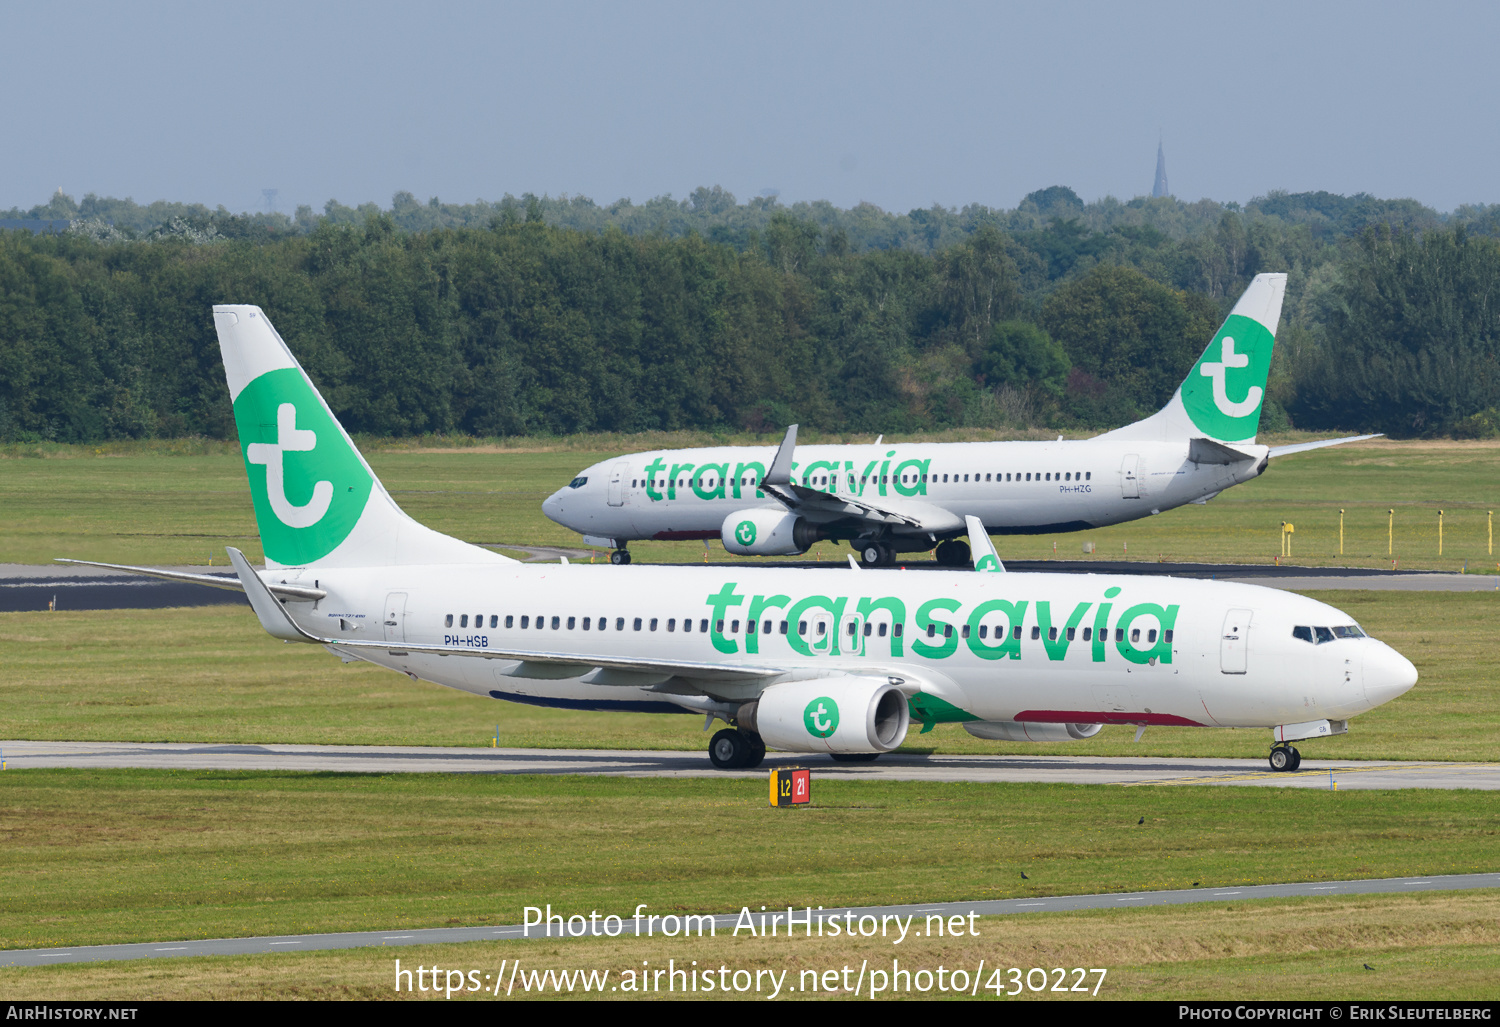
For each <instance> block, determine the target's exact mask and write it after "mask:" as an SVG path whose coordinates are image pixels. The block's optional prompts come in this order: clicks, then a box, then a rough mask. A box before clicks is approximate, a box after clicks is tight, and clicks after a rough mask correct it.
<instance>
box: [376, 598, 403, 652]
mask: <svg viewBox="0 0 1500 1027" xmlns="http://www.w3.org/2000/svg"><path fill="white" fill-rule="evenodd" d="M383 612H384V616H382V617H381V618H380V619H381V621H382V622H383V623H382V625H381V627H382V628H383V629H384V631H385V640H386V641H387V642H405V641H406V593H405V592H392V593H391V594H390V595H388V596H386V597H385V610H384V611H383Z"/></svg>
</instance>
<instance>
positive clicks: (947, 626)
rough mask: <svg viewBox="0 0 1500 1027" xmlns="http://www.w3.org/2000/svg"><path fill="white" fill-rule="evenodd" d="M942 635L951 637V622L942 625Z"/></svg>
mask: <svg viewBox="0 0 1500 1027" xmlns="http://www.w3.org/2000/svg"><path fill="white" fill-rule="evenodd" d="M943 637H944V638H952V637H953V625H952V624H944V625H943Z"/></svg>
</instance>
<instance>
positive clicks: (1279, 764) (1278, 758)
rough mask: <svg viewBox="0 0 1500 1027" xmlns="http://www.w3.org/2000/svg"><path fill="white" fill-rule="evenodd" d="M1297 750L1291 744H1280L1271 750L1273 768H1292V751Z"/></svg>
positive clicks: (1276, 769)
mask: <svg viewBox="0 0 1500 1027" xmlns="http://www.w3.org/2000/svg"><path fill="white" fill-rule="evenodd" d="M1294 752H1296V750H1295V749H1293V748H1292V747H1291V746H1283V745H1278V746H1276V747H1275V748H1274V749H1272V750H1271V758H1270V763H1271V769H1272V770H1275V771H1278V772H1279V771H1283V770H1291V769H1292V753H1294Z"/></svg>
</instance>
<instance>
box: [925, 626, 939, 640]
mask: <svg viewBox="0 0 1500 1027" xmlns="http://www.w3.org/2000/svg"><path fill="white" fill-rule="evenodd" d="M927 637H928V638H937V625H936V624H929V625H927Z"/></svg>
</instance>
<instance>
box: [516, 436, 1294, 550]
mask: <svg viewBox="0 0 1500 1027" xmlns="http://www.w3.org/2000/svg"><path fill="white" fill-rule="evenodd" d="M1238 449H1239V450H1241V451H1243V452H1244V454H1245V458H1244V459H1243V460H1241V461H1237V462H1234V463H1207V462H1202V463H1200V462H1195V461H1193V460H1192V459H1190V454H1191V452H1192V449H1191V444H1190V443H1189V442H1188V441H1187V440H1183V441H1181V442H1142V441H1123V440H1117V439H1111V438H1108V437H1100V438H1095V439H1085V440H1077V441H1059V442H966V443H896V444H891V445H867V446H860V445H811V446H799V447H798V448H797V450H796V456H797V461H796V462H795V463H793V464H792V468H793V471H792V482H793V484H796V485H803V486H805V487H807V488H813V489H818V490H820V491H824V492H827V493H829V494H831V495H833V496H851V497H855V498H862V499H869V500H872V501H874V502H877V503H880V504H883V505H887V506H890V507H893V508H896V509H910V510H911V511H913V512H915V513H917V514H918V515H919V516H922V517H923V519H924V520H925V521H926V522H927V523H929V524H932V523H945V524H947V525H948V527H946V528H945V529H944V530H942V531H940V532H937V533H935V534H936V537H938V538H942V537H952V536H955V535H958V534H960V533H961V530H962V524H963V518H964V517H965V516H966V515H972V516H975V517H978V518H979V519H980V521H981V522H982V523H983V524H984V526H985V528H986V529H987V530H988V531H989V532H990V533H991V534H997V535H1004V534H1033V533H1040V532H1055V531H1074V530H1082V529H1086V528H1091V527H1102V526H1104V525H1107V524H1117V523H1120V522H1122V521H1129V520H1133V519H1135V518H1138V517H1145V516H1149V515H1151V514H1154V513H1160V512H1161V511H1163V510H1170V509H1172V508H1173V507H1177V506H1182V505H1183V504H1185V503H1192V502H1201V501H1203V500H1204V499H1205V498H1207V497H1212V496H1213V495H1215V494H1217V493H1218V492H1221V491H1223V490H1224V489H1226V488H1228V487H1230V486H1232V485H1236V484H1239V483H1240V482H1243V481H1248V480H1250V479H1251V478H1254V477H1256V476H1258V475H1259V474H1260V473H1261V472H1262V471H1263V470H1264V469H1265V466H1266V459H1265V455H1266V453H1267V452H1268V450H1267V449H1266V447H1264V446H1254V445H1248V446H1241V447H1238ZM774 454H775V450H774V449H773V448H768V447H728V446H725V447H717V448H706V449H683V450H656V451H652V452H646V453H635V454H630V455H627V456H621V457H617V458H614V459H611V460H604V461H601V462H599V463H596V464H594V465H592V466H590V467H588V468H585V469H584V470H582V471H580V472H579V473H578V475H577V476H576V477H575V478H574V479H573V481H572V482H571V483H570V484H568V485H566V486H564V487H563V488H560V489H558V490H557V491H556V492H554V493H553V494H552V495H551V496H550V497H549V498H548V499H547V500H546V501H545V502H544V503H543V505H542V510H543V512H545V513H546V515H547V516H548V517H550V518H551V519H552V520H554V521H556V522H557V523H559V524H562V525H564V526H566V527H568V528H571V529H573V530H574V531H577V532H580V533H582V534H584V535H589V536H593V537H596V538H601V539H610V540H615V541H616V542H617V543H618V544H620V545H623V544H624V543H625V542H626V541H629V540H635V539H694V538H714V537H718V536H719V535H720V532H721V529H722V527H723V525H724V522H725V518H727V517H729V516H730V515H731V514H733V513H735V512H736V511H740V510H747V509H752V508H763V507H772V508H776V509H780V506H779V504H778V503H777V501H776V500H775V499H773V498H772V497H770V496H767V495H766V494H765V493H763V492H761V491H760V490H759V489H757V488H756V484H757V483H758V482H759V481H760V480H761V479H762V478H763V477H764V475H765V473H766V469H767V467H769V466H770V464H771V460H772V458H773V456H774ZM943 511H946V513H947V514H948V515H951V518H952V519H951V521H944V520H943V519H942V513H941V512H943ZM933 512H938V514H939V515H938V517H936V518H934V517H933V516H931V514H932V513H933ZM810 519H815V518H811V517H810ZM821 520H822V523H821V524H820V528H821V530H822V533H823V537H825V538H834V539H859V538H864V537H870V536H871V535H872V534H874V532H872V528H871V526H870V524H869V523H868V522H863V521H858V520H852V519H851V520H847V521H844V522H840V521H839V519H838V518H837V517H835V516H824V517H822V518H821ZM881 533H882V534H884V535H886V536H887V537H891V538H893V539H895V540H898V541H899V540H903V539H904V540H905V541H907V542H910V543H911V544H912V545H914V546H915V547H916V548H919V549H926V548H929V547H930V546H931V544H932V541H933V535H934V533H933V532H931V531H927V530H921V531H918V530H910V529H903V528H901V527H899V526H894V527H890V528H885V529H881Z"/></svg>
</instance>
